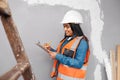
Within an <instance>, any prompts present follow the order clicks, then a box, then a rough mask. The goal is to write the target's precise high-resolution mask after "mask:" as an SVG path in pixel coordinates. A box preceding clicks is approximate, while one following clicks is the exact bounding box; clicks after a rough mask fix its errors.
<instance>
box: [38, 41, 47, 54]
mask: <svg viewBox="0 0 120 80" xmlns="http://www.w3.org/2000/svg"><path fill="white" fill-rule="evenodd" d="M36 45H37V46H39V47H40V48H42V49H43V50H44V51H45V52H47V53H49V51H48V50H47V49H45V48H44V47H43V45H41V44H40V42H38V43H36Z"/></svg>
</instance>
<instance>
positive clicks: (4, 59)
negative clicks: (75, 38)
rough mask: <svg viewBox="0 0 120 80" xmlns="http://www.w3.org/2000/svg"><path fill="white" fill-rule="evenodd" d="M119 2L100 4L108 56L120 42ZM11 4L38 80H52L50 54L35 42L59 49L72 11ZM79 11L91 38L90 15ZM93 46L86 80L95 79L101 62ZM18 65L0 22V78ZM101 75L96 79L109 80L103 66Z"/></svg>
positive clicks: (16, 1)
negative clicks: (96, 70)
mask: <svg viewBox="0 0 120 80" xmlns="http://www.w3.org/2000/svg"><path fill="white" fill-rule="evenodd" d="M108 3H109V4H108ZM119 3H120V2H119V1H113V0H110V1H109V2H108V1H103V0H102V1H101V4H102V5H101V7H102V9H103V13H104V28H103V32H102V39H101V40H102V47H103V49H105V50H106V51H107V52H108V53H107V54H109V50H110V49H111V48H114V47H115V46H116V44H119V43H120V40H119V39H120V38H119V34H120V32H119V30H120V29H119V28H120V27H119V25H120V16H119V14H120V9H119ZM9 5H10V8H11V11H12V14H13V19H14V21H15V23H16V25H17V28H18V31H19V34H20V36H21V39H22V41H23V44H24V47H25V50H26V53H27V55H28V58H29V60H30V63H31V65H32V69H33V72H34V74H35V75H36V78H37V80H53V79H51V78H50V76H49V74H50V71H51V68H52V60H51V59H50V57H49V56H48V54H46V53H45V52H44V51H43V50H41V49H40V48H39V47H37V46H36V45H35V43H36V42H38V41H40V42H41V43H44V42H49V41H52V44H51V45H52V46H53V47H54V48H56V47H57V45H58V43H59V41H60V40H61V39H62V38H63V36H64V31H63V25H62V24H60V22H61V19H62V18H63V15H64V14H65V12H66V11H68V10H70V9H72V8H69V7H66V6H60V5H59V6H55V7H53V6H49V5H36V6H30V5H28V4H27V3H25V2H23V1H22V0H9ZM79 11H80V12H81V13H82V15H83V17H84V22H85V23H86V24H84V25H82V26H81V27H82V29H83V31H84V33H85V34H86V35H87V37H88V38H89V39H90V32H91V24H90V17H89V14H90V13H89V11H85V10H79ZM90 44H91V42H90ZM90 46H91V56H90V61H89V67H88V73H87V80H95V78H94V76H95V75H94V72H95V68H96V65H97V63H98V61H97V60H96V58H95V56H94V55H93V54H92V49H93V48H92V45H90ZM15 64H16V61H15V58H14V56H13V53H12V51H11V48H10V45H9V43H8V40H7V38H6V35H5V32H4V29H3V27H2V24H1V23H0V75H2V74H3V73H5V72H6V71H8V70H9V69H10V68H12V67H13V66H14V65H15ZM98 73H99V72H98ZM98 76H100V78H99V77H98V79H97V80H107V77H106V72H105V68H104V65H103V64H101V75H99V74H98ZM101 77H102V78H101ZM20 80H22V78H20Z"/></svg>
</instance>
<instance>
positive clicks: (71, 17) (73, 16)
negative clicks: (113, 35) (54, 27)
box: [61, 10, 83, 24]
mask: <svg viewBox="0 0 120 80" xmlns="http://www.w3.org/2000/svg"><path fill="white" fill-rule="evenodd" d="M61 23H63V24H64V23H83V18H82V15H81V14H80V13H79V12H77V11H75V10H70V11H68V12H67V13H66V14H65V16H64V18H63V20H62V22H61Z"/></svg>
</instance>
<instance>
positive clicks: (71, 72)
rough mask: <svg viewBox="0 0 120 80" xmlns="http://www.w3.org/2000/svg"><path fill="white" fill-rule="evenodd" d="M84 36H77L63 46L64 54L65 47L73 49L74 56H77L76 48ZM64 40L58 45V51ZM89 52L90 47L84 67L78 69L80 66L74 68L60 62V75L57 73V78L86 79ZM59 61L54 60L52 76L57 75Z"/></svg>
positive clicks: (58, 79) (67, 79)
mask: <svg viewBox="0 0 120 80" xmlns="http://www.w3.org/2000/svg"><path fill="white" fill-rule="evenodd" d="M82 38H83V36H82V37H75V38H74V39H73V40H71V41H70V42H68V43H67V44H66V45H65V46H64V47H63V48H62V52H61V53H62V54H63V53H64V49H66V48H67V49H70V50H71V49H72V50H73V51H74V55H73V58H74V56H75V53H76V49H77V47H78V45H79V43H80V41H81V39H82ZM63 42H64V40H62V41H61V42H60V44H59V45H58V48H57V52H58V53H59V52H60V47H61V45H62V43H63ZM89 54H90V51H89V49H88V50H87V53H86V57H85V60H84V64H83V66H82V68H80V69H78V68H74V67H70V66H67V65H64V64H59V68H58V75H57V80H85V75H86V70H87V64H88V58H89ZM57 63H58V61H57V60H54V64H53V71H52V72H51V77H55V76H56V70H55V69H56V64H57Z"/></svg>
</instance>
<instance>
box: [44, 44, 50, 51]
mask: <svg viewBox="0 0 120 80" xmlns="http://www.w3.org/2000/svg"><path fill="white" fill-rule="evenodd" d="M43 46H44V47H45V48H46V49H47V50H50V49H51V46H50V44H49V43H44V44H43Z"/></svg>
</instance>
